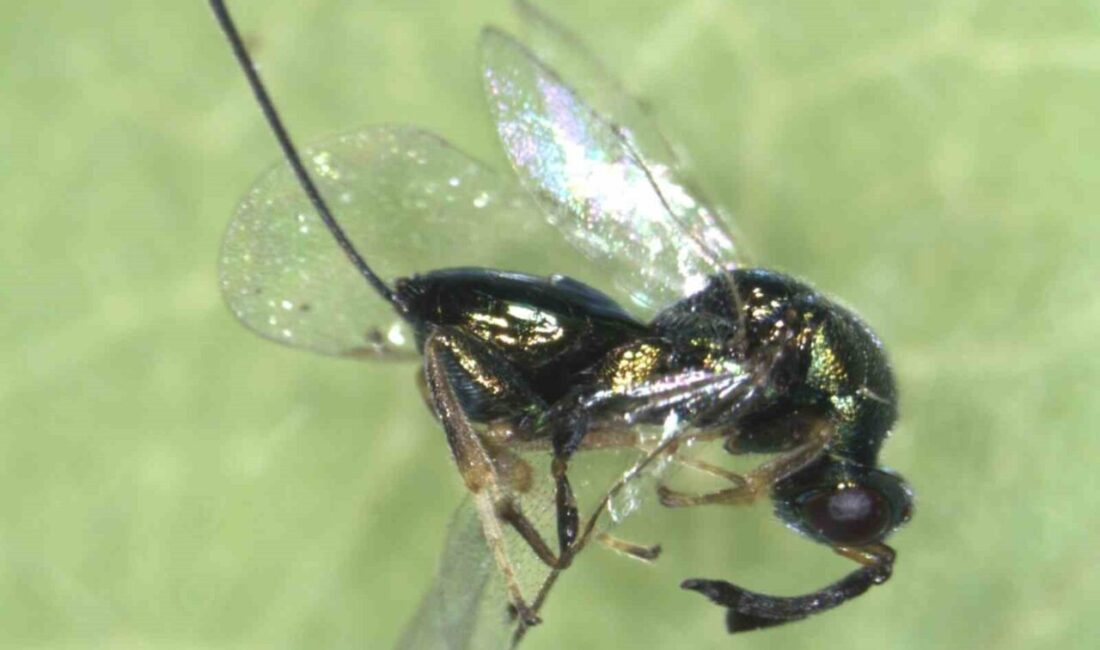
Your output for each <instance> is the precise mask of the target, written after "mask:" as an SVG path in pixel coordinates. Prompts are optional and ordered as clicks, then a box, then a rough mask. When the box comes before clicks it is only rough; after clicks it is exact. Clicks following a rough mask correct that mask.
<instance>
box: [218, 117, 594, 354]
mask: <svg viewBox="0 0 1100 650" xmlns="http://www.w3.org/2000/svg"><path fill="white" fill-rule="evenodd" d="M303 158H304V160H305V161H306V162H307V165H309V166H310V168H311V171H312V173H313V174H314V177H315V179H316V181H317V183H318V185H319V186H320V189H321V192H322V194H323V195H324V196H325V198H326V200H327V201H328V202H329V203H330V207H331V208H332V210H333V212H334V214H335V215H336V218H337V219H338V220H339V222H340V224H341V225H342V226H343V227H344V228H345V229H346V230H347V233H348V235H349V237H350V238H351V241H352V242H353V244H354V245H355V247H356V248H357V250H358V251H359V252H360V254H361V255H362V256H363V257H364V258H365V259H366V260H367V262H368V263H369V264H371V265H372V267H373V268H374V269H375V271H376V272H378V273H379V274H380V275H381V276H382V277H383V278H386V279H389V280H392V279H393V278H396V277H402V276H408V275H412V274H414V273H418V272H421V273H422V272H426V271H431V270H434V269H439V268H446V267H454V266H485V267H491V268H500V269H505V270H515V271H523V272H527V273H534V274H546V275H549V274H553V273H569V274H570V275H572V276H574V277H577V278H578V279H581V280H582V281H583V280H585V279H587V280H588V281H590V282H591V281H594V280H598V279H599V275H598V273H597V271H596V270H594V268H593V267H592V265H591V264H589V263H588V262H587V260H585V259H584V256H583V255H581V254H579V253H577V252H576V251H574V250H573V249H572V248H571V247H570V246H568V245H567V244H566V243H565V242H563V241H562V240H561V236H560V235H559V234H558V233H557V232H556V231H555V230H554V229H552V228H551V227H550V226H549V225H547V224H545V223H542V220H541V219H540V218H537V217H536V216H535V215H537V214H538V213H539V210H538V208H537V207H536V206H535V205H534V204H533V203H532V202H531V199H530V198H529V197H528V196H527V193H526V192H525V191H524V190H523V189H522V188H521V187H519V185H518V184H517V183H515V181H514V180H513V179H512V178H511V177H510V176H509V177H506V176H501V175H498V174H496V173H495V172H493V171H492V170H490V169H488V168H487V167H485V166H484V165H482V164H480V163H479V162H477V161H476V160H474V159H472V158H470V157H468V156H466V155H465V154H463V153H462V152H461V151H458V150H457V149H455V148H454V147H452V146H450V145H449V144H448V143H447V142H446V141H444V140H443V139H442V138H439V137H438V136H435V135H433V134H431V133H427V132H424V131H420V130H417V129H414V128H411V127H405V126H383V127H371V128H366V129H362V130H358V131H354V132H350V133H346V134H341V135H336V136H333V137H330V138H328V139H326V140H324V141H322V142H319V143H318V144H316V145H314V146H311V147H308V148H306V149H304V150H303ZM220 273H221V283H222V291H223V293H224V295H225V298H226V301H227V302H228V303H229V306H230V308H231V309H232V311H233V313H234V314H236V316H237V317H238V318H239V319H240V320H241V321H242V322H244V324H245V325H247V326H248V327H249V328H251V329H252V330H254V331H256V332H258V333H259V334H260V335H262V336H264V337H266V338H269V339H273V340H275V341H277V342H280V343H283V344H287V345H291V346H296V347H302V348H307V349H310V350H313V351H316V352H322V353H325V354H334V355H345V356H365V357H371V358H376V357H387V356H391V357H392V356H396V357H399V358H402V357H406V356H407V357H412V356H413V353H414V352H415V350H414V349H413V340H412V334H411V332H410V331H409V330H408V329H407V328H406V327H405V325H404V323H403V322H402V321H401V320H400V319H399V318H397V316H396V315H395V314H394V312H393V311H392V309H391V308H390V306H389V305H388V304H387V303H386V302H385V301H384V300H382V299H381V298H380V297H378V296H377V295H376V294H375V293H374V292H373V291H372V290H371V288H370V286H369V285H367V283H366V282H365V281H364V280H363V278H362V277H361V276H360V275H359V274H358V273H357V272H356V270H355V269H354V267H353V266H352V265H351V263H350V262H348V260H347V258H346V257H345V256H344V254H343V252H342V251H341V250H340V249H339V247H338V246H337V245H336V243H335V241H334V240H333V238H332V236H331V235H330V234H329V232H328V231H327V230H326V229H325V227H324V224H323V223H322V222H321V219H320V217H319V216H318V215H317V213H316V212H315V211H314V210H313V207H312V206H311V204H310V203H309V201H308V199H307V198H306V196H305V194H304V193H303V192H302V190H301V188H300V187H299V186H298V183H297V180H296V179H295V177H294V175H293V173H292V171H291V169H290V167H289V166H288V165H287V164H285V163H282V164H279V165H276V166H275V167H273V168H272V169H270V170H268V171H267V172H266V173H265V174H263V175H262V176H261V177H260V179H259V180H258V181H257V182H256V183H255V185H253V187H252V189H251V190H250V191H249V192H248V194H247V195H246V196H245V198H244V199H243V200H242V201H241V203H240V205H239V207H238V208H237V212H236V214H235V216H234V218H233V220H232V222H231V223H230V226H229V229H228V232H227V233H226V235H225V240H224V243H223V245H222V253H221V267H220ZM586 276H587V278H586Z"/></svg>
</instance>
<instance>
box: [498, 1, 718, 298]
mask: <svg viewBox="0 0 1100 650" xmlns="http://www.w3.org/2000/svg"><path fill="white" fill-rule="evenodd" d="M521 7H527V8H526V9H525V10H524V13H525V15H527V16H528V22H532V21H533V22H534V23H535V25H536V26H537V27H538V29H536V32H537V33H539V34H540V38H539V39H538V42H539V43H541V44H542V46H541V48H540V50H539V55H538V56H536V54H535V53H533V52H532V51H531V50H529V49H527V48H526V47H525V46H524V45H521V44H520V43H518V42H517V41H515V40H514V39H513V38H512V37H510V36H508V35H506V34H504V33H502V32H500V31H497V30H495V29H491V28H490V29H487V30H486V31H485V32H484V33H483V36H482V40H481V55H482V66H483V75H484V85H485V92H486V95H487V98H488V102H489V108H490V112H491V113H492V115H493V117H494V119H495V121H496V124H497V133H498V135H499V136H500V139H501V142H502V144H503V146H504V150H505V152H506V154H507V155H508V157H509V159H510V161H511V163H512V166H513V168H514V169H515V171H516V174H517V175H518V177H519V179H520V182H521V183H522V184H523V185H524V187H526V188H527V190H528V191H530V192H531V194H532V196H534V197H535V199H536V201H537V202H538V203H539V205H540V207H542V208H543V211H544V212H545V214H546V215H547V217H548V219H549V221H550V222H551V223H552V224H553V225H554V226H556V227H557V228H558V229H559V230H560V231H561V232H562V233H563V234H564V236H565V237H566V239H568V240H569V241H570V242H572V243H573V245H574V246H576V247H578V248H579V249H580V250H582V251H583V252H584V253H585V254H586V255H588V256H590V257H591V258H593V259H596V260H598V261H600V262H601V263H602V264H604V266H605V268H607V270H608V273H609V275H610V276H611V277H610V279H611V281H612V282H613V283H614V284H615V285H616V286H617V287H618V288H620V289H621V290H622V291H623V292H624V293H626V294H627V295H629V297H630V299H631V302H632V303H633V304H634V305H636V306H638V307H639V308H641V309H642V310H643V311H645V312H646V313H647V315H648V314H652V313H653V312H654V311H656V310H658V309H659V308H661V307H663V306H665V305H667V304H669V303H671V302H673V301H675V300H676V299H678V298H680V297H683V296H684V295H688V294H691V293H694V292H695V291H697V290H698V289H700V288H702V286H703V285H704V283H705V279H706V277H707V276H709V275H713V274H714V273H716V272H719V271H721V270H723V269H728V268H730V267H732V266H733V265H734V263H735V261H736V257H735V253H736V251H735V247H734V243H733V238H732V237H731V236H730V235H729V232H728V231H727V230H726V228H725V227H724V226H723V225H722V222H721V219H720V217H719V216H718V214H717V212H716V211H715V210H713V209H712V208H710V207H709V206H707V205H706V203H705V202H704V201H702V199H700V198H699V196H698V193H697V192H695V191H693V190H692V189H690V187H689V184H688V183H687V182H686V181H684V180H683V178H682V177H681V174H680V171H679V170H678V168H677V163H676V160H675V156H674V155H673V154H672V152H671V150H670V149H669V147H668V146H667V144H666V143H665V142H664V140H663V138H662V137H661V136H660V133H659V131H658V130H657V129H656V127H655V126H654V125H653V123H652V121H651V120H650V119H649V117H648V116H647V115H646V114H645V111H644V110H642V109H641V107H639V106H638V105H637V103H636V102H634V101H633V100H631V99H630V98H629V97H628V96H627V95H626V94H625V93H623V92H622V91H621V89H619V87H618V85H617V84H616V83H615V82H614V81H613V79H612V78H611V77H610V76H609V75H608V74H607V73H606V71H605V70H604V69H603V68H602V66H600V65H599V64H598V62H595V60H594V59H592V58H591V57H590V56H588V55H587V54H586V53H585V52H584V51H583V50H580V49H577V48H576V47H574V46H573V44H572V41H571V40H570V39H571V37H570V36H569V35H568V33H567V32H565V31H564V30H561V29H560V28H559V27H557V26H556V25H554V24H552V23H549V22H547V21H545V19H543V18H542V17H541V14H538V13H537V12H535V10H534V9H533V8H531V7H529V6H527V5H521ZM541 56H546V57H547V58H550V59H552V60H553V62H554V63H555V64H560V65H561V66H562V67H563V68H565V69H568V70H569V72H570V73H571V76H570V80H572V75H575V76H577V78H578V80H579V85H578V86H577V88H580V89H581V90H578V89H577V88H575V87H573V86H571V85H569V84H568V83H567V82H565V81H564V80H563V78H562V77H561V76H559V74H558V72H557V71H556V70H555V69H553V68H551V67H550V65H548V64H547V62H544V61H543V60H542V59H541V58H540V57H541ZM582 91H583V92H584V94H583V95H582Z"/></svg>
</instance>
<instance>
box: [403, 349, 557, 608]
mask: <svg viewBox="0 0 1100 650" xmlns="http://www.w3.org/2000/svg"><path fill="white" fill-rule="evenodd" d="M471 338H472V337H469V336H468V335H465V334H464V333H462V332H460V331H457V330H454V329H450V328H433V330H432V331H431V332H430V333H429V335H428V337H427V339H426V340H425V342H424V380H425V387H426V389H427V395H428V398H429V400H430V402H431V405H432V408H433V410H434V411H435V413H436V415H437V416H438V417H439V420H440V422H442V424H443V429H444V431H445V432H446V435H447V444H448V445H449V446H450V449H451V455H452V456H453V457H454V460H455V464H456V465H457V466H458V470H459V473H460V474H461V475H462V479H463V481H464V482H465V483H466V488H467V489H468V490H469V491H470V493H471V494H472V495H473V498H474V502H475V505H476V506H477V510H478V515H479V517H480V519H481V525H482V530H483V532H484V534H485V541H486V544H488V546H489V550H490V552H491V553H492V555H493V559H494V561H495V562H496V564H497V567H498V569H499V570H500V572H501V575H502V576H503V577H504V581H505V586H506V589H507V591H508V598H509V600H510V601H511V604H512V606H513V607H514V608H515V611H516V613H517V614H518V615H519V616H520V617H521V619H522V620H523V622H524V624H526V625H534V624H536V623H538V622H539V619H538V616H537V614H535V612H534V611H532V610H531V609H530V608H529V607H528V605H527V602H526V600H525V599H524V596H523V593H522V590H521V589H520V586H519V581H518V579H517V577H516V572H515V569H514V567H513V565H512V562H511V560H510V559H509V557H508V553H507V549H506V547H505V542H504V530H503V528H502V526H501V524H502V522H503V523H506V524H508V525H510V526H512V527H513V528H514V529H515V530H516V532H517V533H519V535H520V536H521V537H522V538H523V539H524V540H525V541H526V542H527V543H528V545H530V546H531V548H532V550H533V551H534V552H535V554H536V555H538V557H539V558H540V559H541V560H542V561H543V562H545V563H546V564H548V565H550V566H555V565H556V564H557V562H558V560H557V558H556V557H555V556H554V554H553V552H552V551H551V550H550V548H549V546H548V545H547V544H546V542H545V541H544V540H543V539H542V537H541V536H540V535H539V533H538V530H537V529H536V528H535V527H534V525H532V524H531V523H530V522H529V521H528V520H527V518H526V517H525V516H524V514H523V512H522V510H521V509H520V507H519V503H518V502H517V501H516V499H515V497H514V495H513V494H512V491H511V489H510V484H511V483H512V482H511V481H508V480H505V478H504V477H502V476H501V471H500V463H498V459H497V456H498V453H495V452H494V450H493V449H492V448H491V447H490V446H489V445H487V444H486V443H485V441H484V440H483V439H482V437H481V436H480V435H479V433H478V432H477V430H476V429H475V428H474V424H473V421H472V420H471V418H470V416H469V414H468V412H467V408H468V404H464V403H463V399H462V398H461V397H460V395H461V396H462V397H465V398H466V401H467V402H470V401H471V400H475V401H476V403H477V404H480V405H481V406H482V409H481V410H487V409H492V408H500V406H499V405H496V406H493V405H489V404H486V400H487V397H488V396H486V395H485V394H484V393H485V392H486V391H495V393H496V396H497V397H500V398H502V399H504V400H506V401H507V402H509V403H517V399H518V398H517V396H519V395H522V394H524V393H525V392H527V391H526V388H525V387H523V386H520V385H517V384H514V383H513V384H509V385H505V383H504V382H503V381H501V377H500V375H501V374H505V373H498V374H496V375H489V374H488V370H489V369H490V368H492V367H494V366H496V367H500V364H501V362H500V361H499V360H496V359H494V358H493V357H492V356H491V353H490V352H489V351H488V350H486V349H484V347H483V345H481V346H479V345H478V343H479V342H478V341H476V340H471ZM456 387H457V388H456ZM479 391H480V392H479ZM511 460H512V461H513V462H514V460H515V459H511Z"/></svg>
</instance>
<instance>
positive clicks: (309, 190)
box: [210, 0, 401, 311]
mask: <svg viewBox="0 0 1100 650" xmlns="http://www.w3.org/2000/svg"><path fill="white" fill-rule="evenodd" d="M210 7H211V8H212V9H213V10H214V15H215V16H216V17H217V19H218V23H219V24H220V25H221V27H222V31H224V32H225V36H226V38H227V39H229V45H230V46H231V47H232V48H233V54H234V55H235V56H236V57H237V62H238V63H239V64H240V66H241V70H243V71H244V76H245V77H246V78H247V79H248V85H249V87H250V88H252V94H253V95H255V96H256V101H257V102H258V103H259V104H260V110H261V111H263V114H264V117H265V118H266V119H267V123H268V125H269V126H270V127H271V131H272V132H273V133H274V134H275V139H276V140H278V141H279V146H280V147H281V148H282V150H283V155H284V156H286V159H287V162H289V163H290V167H291V168H292V169H293V170H294V175H295V176H297V177H298V184H299V185H301V186H302V190H303V191H305V193H306V196H308V197H309V201H310V203H312V204H313V207H314V209H316V210H317V213H318V214H319V215H320V216H321V221H323V222H324V223H325V227H327V228H328V231H329V232H330V233H332V237H333V238H334V239H335V240H336V243H337V244H338V245H339V246H340V248H341V249H342V250H343V251H344V254H345V255H347V257H348V259H349V260H351V263H352V264H354V265H355V268H356V269H357V270H358V271H359V274H360V275H362V276H363V278H364V279H365V280H366V281H367V283H369V284H370V285H371V287H373V288H374V290H375V291H377V292H378V293H379V295H381V296H382V297H383V298H385V299H386V301H387V302H389V303H390V304H391V305H393V306H394V307H396V308H398V310H399V311H401V310H400V305H399V301H398V299H397V296H396V295H395V294H394V292H393V289H391V288H390V287H389V285H387V284H386V283H385V281H383V280H382V278H380V277H378V274H377V273H375V272H374V270H373V269H372V268H371V267H370V265H368V264H367V261H366V260H364V259H363V256H362V255H360V254H359V251H357V250H355V245H354V244H352V243H351V240H350V239H348V235H347V233H346V232H344V229H343V228H342V227H340V224H339V223H338V222H337V221H336V218H335V217H334V216H332V211H331V210H329V207H328V204H327V203H326V202H325V199H324V197H322V196H321V192H320V190H318V189H317V185H316V184H315V183H314V182H313V178H312V177H311V176H310V175H309V172H308V171H307V170H306V167H305V165H303V164H302V159H301V156H299V155H298V149H297V148H296V147H295V146H294V142H293V141H291V139H290V134H289V133H287V130H286V127H285V126H283V121H282V119H281V118H280V117H279V112H278V111H276V110H275V104H274V102H272V101H271V96H270V95H269V94H268V92H267V89H266V88H265V87H264V83H263V81H261V80H260V75H259V73H258V72H257V71H256V65H255V64H254V63H253V62H252V57H251V56H250V55H249V54H248V50H247V49H246V48H245V46H244V41H243V40H242V39H241V34H240V32H238V31H237V26H236V25H235V24H234V23H233V18H232V17H231V16H230V15H229V9H227V8H226V6H225V2H224V1H223V0H210Z"/></svg>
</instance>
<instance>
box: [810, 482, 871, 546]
mask: <svg viewBox="0 0 1100 650" xmlns="http://www.w3.org/2000/svg"><path fill="white" fill-rule="evenodd" d="M802 513H803V515H804V516H805V518H806V521H807V522H808V523H809V524H810V526H812V527H813V528H814V530H815V531H816V532H817V533H818V534H820V535H821V536H822V537H824V538H826V539H828V540H829V541H831V542H833V543H835V544H846V545H853V546H859V545H860V544H866V543H868V542H873V541H875V540H877V539H878V538H879V537H880V536H882V535H883V534H884V533H885V532H886V529H887V527H888V526H889V525H890V521H891V518H890V504H889V503H888V502H887V501H886V498H885V497H883V496H882V495H881V494H879V493H878V492H877V491H875V490H870V489H867V488H863V487H859V486H844V487H840V488H838V489H835V490H828V491H824V492H818V493H817V494H814V495H813V496H811V497H810V498H808V499H806V500H805V501H804V502H803V503H802Z"/></svg>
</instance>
